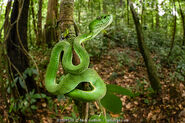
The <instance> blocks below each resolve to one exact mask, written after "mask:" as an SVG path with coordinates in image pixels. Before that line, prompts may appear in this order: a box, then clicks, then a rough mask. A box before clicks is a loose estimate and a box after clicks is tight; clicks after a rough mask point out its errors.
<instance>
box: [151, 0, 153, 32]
mask: <svg viewBox="0 0 185 123" xmlns="http://www.w3.org/2000/svg"><path fill="white" fill-rule="evenodd" d="M151 7H152V10H154V1H152V5H151ZM151 15H152V19H151V20H152V22H151V23H152V29H154V14H153V11H151Z"/></svg>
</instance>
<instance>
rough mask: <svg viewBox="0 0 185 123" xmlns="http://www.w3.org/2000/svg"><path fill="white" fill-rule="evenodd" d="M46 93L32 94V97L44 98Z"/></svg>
mask: <svg viewBox="0 0 185 123" xmlns="http://www.w3.org/2000/svg"><path fill="white" fill-rule="evenodd" d="M45 97H46V95H45V94H34V95H33V98H45Z"/></svg>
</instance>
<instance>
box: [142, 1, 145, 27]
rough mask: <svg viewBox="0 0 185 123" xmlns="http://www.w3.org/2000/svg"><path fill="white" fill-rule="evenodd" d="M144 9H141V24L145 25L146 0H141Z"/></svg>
mask: <svg viewBox="0 0 185 123" xmlns="http://www.w3.org/2000/svg"><path fill="white" fill-rule="evenodd" d="M141 4H142V10H141V26H143V25H145V0H142V1H141Z"/></svg>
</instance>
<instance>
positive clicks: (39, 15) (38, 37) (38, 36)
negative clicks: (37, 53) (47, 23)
mask: <svg viewBox="0 0 185 123" xmlns="http://www.w3.org/2000/svg"><path fill="white" fill-rule="evenodd" d="M37 16H38V17H37V18H38V22H37V29H38V33H37V45H38V46H39V45H40V44H41V42H42V0H39V11H38V15H37Z"/></svg>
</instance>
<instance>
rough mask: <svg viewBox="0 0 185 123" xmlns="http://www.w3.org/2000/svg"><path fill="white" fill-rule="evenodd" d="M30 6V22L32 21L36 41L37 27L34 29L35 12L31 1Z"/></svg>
mask: <svg viewBox="0 0 185 123" xmlns="http://www.w3.org/2000/svg"><path fill="white" fill-rule="evenodd" d="M30 4H31V14H32V20H33V29H34V33H35V38H36V40H37V27H36V19H35V11H34V4H33V1H32V0H31V1H30Z"/></svg>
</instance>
